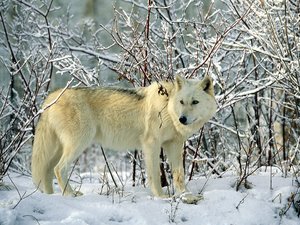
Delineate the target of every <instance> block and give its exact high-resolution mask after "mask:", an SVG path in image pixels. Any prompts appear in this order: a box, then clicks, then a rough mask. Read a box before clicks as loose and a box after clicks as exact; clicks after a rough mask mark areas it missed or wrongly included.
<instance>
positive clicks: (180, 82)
mask: <svg viewBox="0 0 300 225" xmlns="http://www.w3.org/2000/svg"><path fill="white" fill-rule="evenodd" d="M184 83H185V79H184V78H182V77H181V76H180V75H176V77H175V87H176V89H177V90H180V89H181V88H182V86H183V84H184Z"/></svg>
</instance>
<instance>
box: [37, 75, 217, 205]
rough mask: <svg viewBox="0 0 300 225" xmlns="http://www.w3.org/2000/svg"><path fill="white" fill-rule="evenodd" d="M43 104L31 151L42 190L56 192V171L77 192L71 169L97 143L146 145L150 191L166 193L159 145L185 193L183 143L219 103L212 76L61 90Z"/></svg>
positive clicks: (177, 185)
mask: <svg viewBox="0 0 300 225" xmlns="http://www.w3.org/2000/svg"><path fill="white" fill-rule="evenodd" d="M43 108H45V111H44V112H43V113H42V115H41V118H40V120H39V122H38V125H37V129H36V133H35V139H34V145H33V153H32V177H33V181H34V183H35V184H36V185H37V186H38V187H39V189H40V190H41V191H42V192H45V193H49V194H50V193H53V187H52V180H53V175H55V176H56V178H57V181H58V184H59V186H60V188H61V190H62V192H63V194H64V195H76V194H77V193H74V191H73V189H72V188H71V186H70V185H69V183H68V170H69V167H70V165H71V164H72V162H73V161H74V160H75V159H76V158H78V157H79V155H80V154H82V152H83V151H84V150H85V149H86V148H87V147H89V146H90V145H91V144H92V143H93V142H96V143H99V144H101V145H102V146H103V147H104V148H109V149H115V150H125V151H126V150H128V149H131V150H133V149H142V150H143V153H144V156H145V164H146V171H147V178H148V183H149V186H150V188H151V190H152V193H153V194H154V195H155V196H159V197H163V196H164V193H163V190H162V187H161V184H160V170H159V162H160V159H159V154H160V149H161V147H162V148H163V149H164V151H165V153H166V155H167V157H168V160H169V162H170V164H171V168H172V173H173V179H174V185H175V188H176V192H177V193H178V194H180V193H182V192H185V184H184V171H183V165H182V153H183V143H184V141H185V140H186V139H187V138H188V137H189V136H190V135H192V134H193V133H195V132H197V131H198V130H199V129H200V128H201V127H202V126H203V125H204V123H205V122H207V121H208V120H209V119H210V118H211V117H212V116H213V115H214V113H215V112H216V103H215V98H214V91H213V84H212V81H211V79H210V78H209V77H205V78H204V79H203V80H202V81H195V80H186V79H184V78H181V77H179V76H177V77H176V80H175V82H160V83H153V84H151V85H150V86H148V87H146V88H138V89H119V88H70V89H66V90H58V91H55V92H54V93H52V94H50V95H49V96H48V98H47V99H46V101H45V103H44V105H43ZM181 117H185V119H186V121H184V122H185V124H183V123H182V122H180V121H179V118H181ZM190 198H191V199H190V200H191V201H193V200H194V199H193V196H190Z"/></svg>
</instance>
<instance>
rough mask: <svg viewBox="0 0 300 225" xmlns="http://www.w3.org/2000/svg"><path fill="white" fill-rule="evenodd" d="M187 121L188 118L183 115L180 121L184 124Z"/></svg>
mask: <svg viewBox="0 0 300 225" xmlns="http://www.w3.org/2000/svg"><path fill="white" fill-rule="evenodd" d="M186 121H187V118H186V117H185V116H181V117H180V118H179V122H180V123H182V124H184V125H186Z"/></svg>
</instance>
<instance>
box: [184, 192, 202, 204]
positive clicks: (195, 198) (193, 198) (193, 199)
mask: <svg viewBox="0 0 300 225" xmlns="http://www.w3.org/2000/svg"><path fill="white" fill-rule="evenodd" d="M180 199H181V201H182V202H183V203H186V204H197V202H199V201H200V200H202V199H203V196H202V195H193V194H192V193H191V192H184V193H182V194H181V195H180Z"/></svg>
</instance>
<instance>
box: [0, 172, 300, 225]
mask: <svg viewBox="0 0 300 225" xmlns="http://www.w3.org/2000/svg"><path fill="white" fill-rule="evenodd" d="M235 181H236V177H235V176H234V175H232V174H227V175H224V176H223V178H213V177H210V178H209V179H207V178H205V177H199V178H197V179H195V180H193V181H191V182H189V183H188V187H189V189H190V190H191V191H192V192H193V193H197V192H199V191H200V190H202V189H203V193H202V194H203V197H204V199H203V200H201V201H199V202H198V204H197V205H188V204H184V203H182V202H181V201H180V200H179V199H172V198H170V199H159V198H153V197H152V196H151V193H150V191H149V188H144V187H142V186H138V187H131V186H130V184H129V183H130V182H127V183H128V184H126V186H125V188H124V191H120V190H119V191H115V192H114V194H110V195H103V194H102V195H100V194H99V193H100V189H101V184H100V183H99V182H98V183H97V182H95V179H89V180H88V179H84V182H83V184H82V187H81V191H82V192H83V193H84V195H83V196H80V197H76V198H74V197H63V196H61V194H60V193H59V192H58V190H57V187H56V190H57V192H56V193H55V194H53V195H46V194H42V193H40V192H39V191H35V187H34V186H33V184H32V181H31V177H30V176H25V175H18V174H15V173H11V174H10V176H9V177H5V183H6V184H9V185H10V186H12V185H15V186H16V187H17V189H16V188H14V189H12V190H2V191H0V224H1V225H18V224H20V225H21V224H22V225H31V224H43V225H50V224H51V225H52V224H70V225H71V224H72V225H86V224H88V225H99V224H100V225H102V224H107V225H116V224H118V225H127V224H128V225H129V224H138V225H144V224H145V225H146V224H147V225H148V224H149V225H155V224H159V225H161V224H169V223H175V224H193V225H196V224H197V225H210V224H211V225H220V224H222V225H226V224H228V225H229V224H232V225H240V224H241V225H259V224H261V225H270V224H283V225H296V224H300V220H299V218H298V217H297V213H296V212H295V210H294V208H293V207H291V208H290V209H289V210H288V211H287V213H286V214H284V215H281V213H282V212H283V211H284V210H285V209H286V207H287V205H288V198H289V197H290V195H291V193H292V192H295V190H296V189H295V187H294V186H293V184H294V180H293V178H292V177H287V178H284V177H283V176H282V174H281V173H280V172H279V171H277V172H276V173H275V174H273V175H272V188H270V173H269V172H268V171H267V172H265V171H263V170H262V171H258V172H256V173H255V174H254V175H252V176H250V177H249V181H250V182H251V183H252V186H253V187H252V188H251V189H242V190H240V191H236V190H235V186H234V183H235ZM12 182H13V183H12ZM56 186H57V185H56ZM20 196H23V197H22V200H21V201H20Z"/></svg>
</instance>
